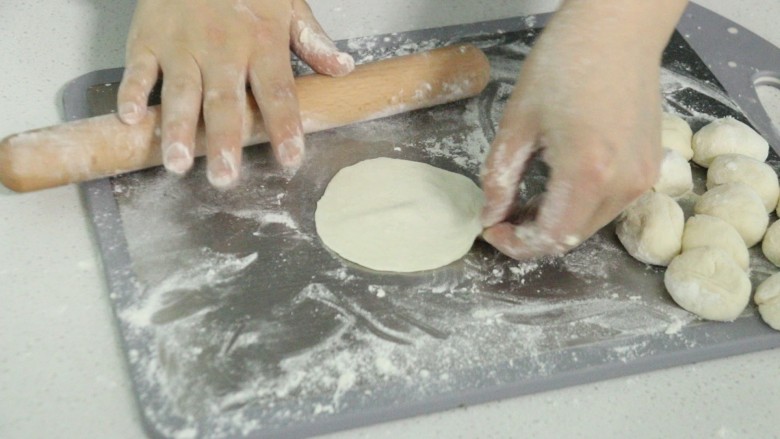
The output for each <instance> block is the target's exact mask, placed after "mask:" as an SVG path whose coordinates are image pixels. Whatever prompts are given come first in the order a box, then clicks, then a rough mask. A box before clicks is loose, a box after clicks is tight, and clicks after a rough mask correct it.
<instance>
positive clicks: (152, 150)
mask: <svg viewBox="0 0 780 439" xmlns="http://www.w3.org/2000/svg"><path fill="white" fill-rule="evenodd" d="M489 76H490V65H489V64H488V61H487V58H486V57H485V55H484V54H483V53H482V52H481V51H480V50H479V49H477V48H476V47H474V46H468V45H463V46H452V47H446V48H442V49H436V50H432V51H430V52H424V53H419V54H414V55H407V56H402V57H397V58H392V59H388V60H384V61H378V62H374V63H369V64H363V65H361V66H358V67H357V68H356V69H355V71H354V72H352V73H351V74H349V75H347V76H344V77H341V78H331V77H327V76H321V75H307V76H302V77H299V78H297V79H296V80H295V85H296V87H297V90H298V98H299V101H300V109H301V118H302V121H303V128H304V131H305V132H307V133H310V132H315V131H320V130H325V129H328V128H333V127H338V126H343V125H348V124H351V123H355V122H361V121H366V120H371V119H377V118H380V117H385V116H390V115H393V114H398V113H401V112H405V111H412V110H416V109H419V108H425V107H430V106H433V105H437V104H442V103H445V102H451V101H455V100H458V99H462V98H466V97H471V96H475V95H477V94H479V93H480V92H481V91H482V90H483V89H484V87H485V85H487V82H488V80H489ZM247 108H248V111H247V115H248V117H246V118H245V123H244V142H243V144H244V145H253V144H257V143H261V142H265V141H267V140H268V137H267V135H266V133H265V128H264V127H263V120H262V117H261V115H260V112H259V111H258V109H257V104H256V103H255V102H254V100H253V99H247ZM160 119H161V118H160V108H159V107H150V108H149V111H148V114H147V116H146V117H145V119H144V120H143V121H142V122H140V123H139V124H137V125H125V124H124V123H122V122H121V121H120V120H119V118H118V117H117V116H116V115H115V114H108V115H104V116H98V117H93V118H89V119H84V120H79V121H75V122H70V123H66V124H62V125H56V126H52V127H48V128H42V129H38V130H33V131H28V132H25V133H20V134H16V135H12V136H10V137H7V138H5V139H4V140H3V141H2V142H0V182H2V183H3V184H4V185H5V186H7V187H8V188H10V189H12V190H14V191H17V192H27V191H34V190H38V189H45V188H50V187H54V186H60V185H64V184H68V183H74V182H80V181H86V180H92V179H96V178H102V177H107V176H111V175H117V174H121V173H125V172H129V171H136V170H139V169H144V168H149V167H152V166H158V165H160V164H161V163H162V154H161V152H160V130H161V127H160ZM205 142H206V136H205V133H204V130H203V126H202V123H201V126H200V127H199V128H198V133H197V136H196V148H195V153H196V155H198V156H200V155H203V154H204V153H205Z"/></svg>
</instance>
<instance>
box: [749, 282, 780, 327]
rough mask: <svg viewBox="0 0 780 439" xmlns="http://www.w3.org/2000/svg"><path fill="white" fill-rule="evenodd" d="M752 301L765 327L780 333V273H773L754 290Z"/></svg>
mask: <svg viewBox="0 0 780 439" xmlns="http://www.w3.org/2000/svg"><path fill="white" fill-rule="evenodd" d="M753 300H754V301H755V302H756V305H758V313H759V314H761V318H762V319H764V321H765V322H766V323H767V325H769V326H771V327H772V329H777V330H778V331H780V273H775V274H773V275H771V276H769V277H768V278H766V280H764V281H763V282H761V284H760V285H759V286H758V288H756V295H755V297H754V298H753Z"/></svg>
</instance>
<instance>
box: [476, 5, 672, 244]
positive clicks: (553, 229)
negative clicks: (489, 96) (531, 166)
mask: <svg viewBox="0 0 780 439" xmlns="http://www.w3.org/2000/svg"><path fill="white" fill-rule="evenodd" d="M664 2H665V3H669V4H671V3H674V2H675V0H664ZM643 3H646V4H643ZM621 4H622V5H621ZM629 4H630V5H629ZM676 4H679V6H680V7H677V8H671V9H672V10H671V11H667V12H666V14H667V15H675V14H676V15H675V17H673V18H671V17H666V16H662V17H661V18H663V20H662V19H661V18H659V17H658V16H657V15H653V13H652V12H648V11H646V10H643V8H651V9H653V8H660V7H661V6H663V5H656V4H655V2H627V3H625V2H609V1H592V0H586V1H576V0H571V1H569V2H567V3H566V4H565V5H564V7H563V9H562V10H561V11H560V12H559V13H558V14H557V15H556V17H554V19H553V20H552V21H551V23H550V24H549V25H548V27H547V29H546V30H545V31H544V33H543V34H542V36H541V37H540V38H539V40H538V42H537V43H536V45H535V47H534V49H533V51H532V52H531V54H530V56H529V58H528V59H527V60H526V62H525V64H524V66H523V70H522V73H521V75H520V79H519V80H518V83H517V85H516V88H515V91H514V92H513V95H512V98H511V99H510V101H509V102H508V104H507V106H506V109H505V111H504V115H503V119H502V121H501V124H500V126H499V130H498V132H497V134H496V138H495V140H494V142H493V145H492V148H491V151H490V153H489V155H488V158H487V161H486V164H485V170H484V173H483V189H484V191H485V196H486V205H485V208H484V210H483V214H482V221H483V225H484V226H485V227H486V230H485V231H484V233H483V237H484V239H485V240H486V241H487V242H489V243H490V244H492V245H493V246H495V247H496V248H497V249H498V250H500V251H501V252H503V253H505V254H507V255H509V256H510V257H513V258H516V259H529V258H535V257H540V256H544V255H554V254H562V253H564V252H566V251H568V250H569V249H571V248H573V247H575V246H576V245H578V244H579V243H581V242H582V241H583V240H585V239H586V238H588V237H589V236H591V235H592V234H593V233H595V232H596V231H597V230H599V229H600V228H601V227H603V226H604V225H606V224H607V223H608V222H610V221H611V220H612V219H613V218H615V217H616V216H617V215H618V214H619V213H620V212H621V211H622V210H623V209H624V207H626V206H627V205H628V204H629V203H630V202H631V201H632V200H634V199H635V198H637V197H638V196H639V195H641V194H642V193H643V192H645V191H646V190H648V189H650V188H651V187H652V185H653V184H654V182H655V181H656V179H657V176H658V172H659V167H660V163H661V159H662V148H661V135H660V127H661V120H660V118H661V102H660V92H659V76H660V66H659V64H660V56H661V53H662V50H663V48H664V46H665V45H666V41H667V40H668V37H669V34H671V31H672V28H673V26H674V24H675V23H676V20H677V17H679V14H681V13H682V5H684V4H685V2H680V1H676ZM637 5H640V6H637ZM666 6H670V5H666ZM631 8H633V10H630V11H628V10H629V9H631ZM627 16H628V17H635V19H632V20H625V18H626V17H627ZM621 18H623V19H624V20H621ZM654 18H655V22H653V21H654ZM659 21H661V22H663V23H660V24H659ZM643 22H649V24H650V25H642V23H643ZM653 25H654V26H656V28H653ZM539 151H541V154H542V159H543V160H544V161H545V162H546V164H547V165H548V166H549V168H550V175H549V180H548V182H547V186H546V190H545V193H544V194H542V195H541V198H540V199H539V200H537V201H538V205H537V207H538V209H537V210H536V211H535V212H534V215H532V216H531V217H530V218H527V219H525V220H521V221H520V223H519V224H512V223H510V222H507V221H508V217H509V216H510V213H511V212H512V210H513V207H514V206H513V204H514V202H515V197H516V192H517V188H518V184H519V182H520V180H521V179H522V177H523V173H524V171H525V169H526V166H527V164H528V162H529V161H530V160H531V159H532V158H533V156H534V155H535V154H536V153H537V152H539Z"/></svg>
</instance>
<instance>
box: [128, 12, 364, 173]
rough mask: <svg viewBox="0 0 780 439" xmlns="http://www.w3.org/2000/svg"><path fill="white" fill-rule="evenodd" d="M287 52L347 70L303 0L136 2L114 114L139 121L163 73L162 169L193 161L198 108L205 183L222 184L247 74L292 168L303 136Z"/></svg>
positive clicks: (274, 142)
mask: <svg viewBox="0 0 780 439" xmlns="http://www.w3.org/2000/svg"><path fill="white" fill-rule="evenodd" d="M289 48H292V50H293V51H294V52H295V53H296V54H297V55H298V56H299V57H300V58H301V59H302V60H304V61H305V62H306V63H308V64H309V65H310V66H311V67H312V68H313V69H314V70H315V71H316V72H318V73H322V74H327V75H331V76H341V75H346V74H348V73H350V72H351V71H352V70H353V69H354V66H355V64H354V61H353V59H352V57H351V56H349V55H348V54H346V53H343V52H339V50H338V49H337V48H336V46H335V45H334V44H333V42H332V41H331V40H330V39H329V38H328V36H327V35H326V34H325V33H324V31H323V30H322V27H320V25H319V23H317V21H316V20H315V18H314V16H313V14H312V11H311V9H310V8H309V6H308V5H307V4H306V2H305V1H304V0H166V1H158V0H139V1H138V6H137V8H136V11H135V15H134V17H133V23H132V25H131V28H130V35H129V37H128V41H127V60H126V66H127V67H126V69H125V74H124V77H123V78H122V83H121V85H120V87H119V96H118V102H117V107H118V113H119V118H120V119H121V120H122V121H123V122H125V123H127V124H131V125H132V124H135V123H138V122H140V121H141V120H142V119H143V117H144V116H145V114H146V109H147V99H148V96H149V93H150V91H151V89H152V87H153V86H154V84H155V82H156V81H157V77H158V73H159V72H162V75H163V77H164V81H163V89H162V141H161V147H162V156H163V163H164V165H165V167H166V168H167V169H168V170H169V171H171V172H174V173H177V174H184V173H185V172H187V171H188V170H189V169H190V168H191V167H192V163H193V159H194V148H195V133H196V129H197V125H198V120H199V117H200V113H201V106H202V108H203V119H204V122H205V126H206V144H207V152H206V156H207V160H208V168H207V175H208V179H209V181H210V182H211V184H212V185H214V186H216V187H219V188H226V187H230V186H232V185H233V184H235V183H236V181H237V180H238V177H239V169H240V167H241V147H242V137H243V136H242V130H243V118H244V111H245V103H246V83H247V80H248V82H249V84H250V85H251V90H252V94H253V95H254V97H255V99H256V101H257V104H258V107H259V108H260V111H261V113H262V114H263V120H264V123H265V128H266V131H267V133H268V136H269V138H270V142H271V146H272V148H273V150H274V154H275V156H276V158H277V160H278V161H279V162H280V163H281V164H282V165H283V166H286V167H291V168H295V167H297V166H298V165H299V164H300V162H301V159H302V158H303V154H304V141H303V128H302V125H301V118H300V113H299V110H298V100H297V97H296V92H295V83H294V80H293V74H292V68H291V66H290V55H289Z"/></svg>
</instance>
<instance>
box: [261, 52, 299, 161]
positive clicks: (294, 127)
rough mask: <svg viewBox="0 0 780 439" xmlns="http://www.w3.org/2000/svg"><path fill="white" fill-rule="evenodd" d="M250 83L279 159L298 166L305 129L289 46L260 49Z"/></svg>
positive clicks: (275, 153)
mask: <svg viewBox="0 0 780 439" xmlns="http://www.w3.org/2000/svg"><path fill="white" fill-rule="evenodd" d="M249 82H250V84H251V86H252V93H254V95H255V98H256V99H255V100H256V101H257V105H258V107H259V108H260V112H261V113H262V115H263V122H264V124H265V129H266V132H267V133H268V138H269V140H270V142H271V147H272V149H273V151H274V155H275V156H276V159H277V161H278V162H279V163H281V164H282V166H285V167H288V168H297V167H298V166H299V165H300V163H301V160H302V159H303V155H304V141H303V128H302V125H301V116H300V111H299V109H298V97H297V95H296V93H295V82H294V81H293V74H292V69H291V68H290V61H289V53H288V52H287V49H286V47H285V46H282V45H267V46H264V47H263V49H262V52H257V53H256V54H255V55H254V56H253V57H252V60H251V61H250V69H249Z"/></svg>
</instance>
